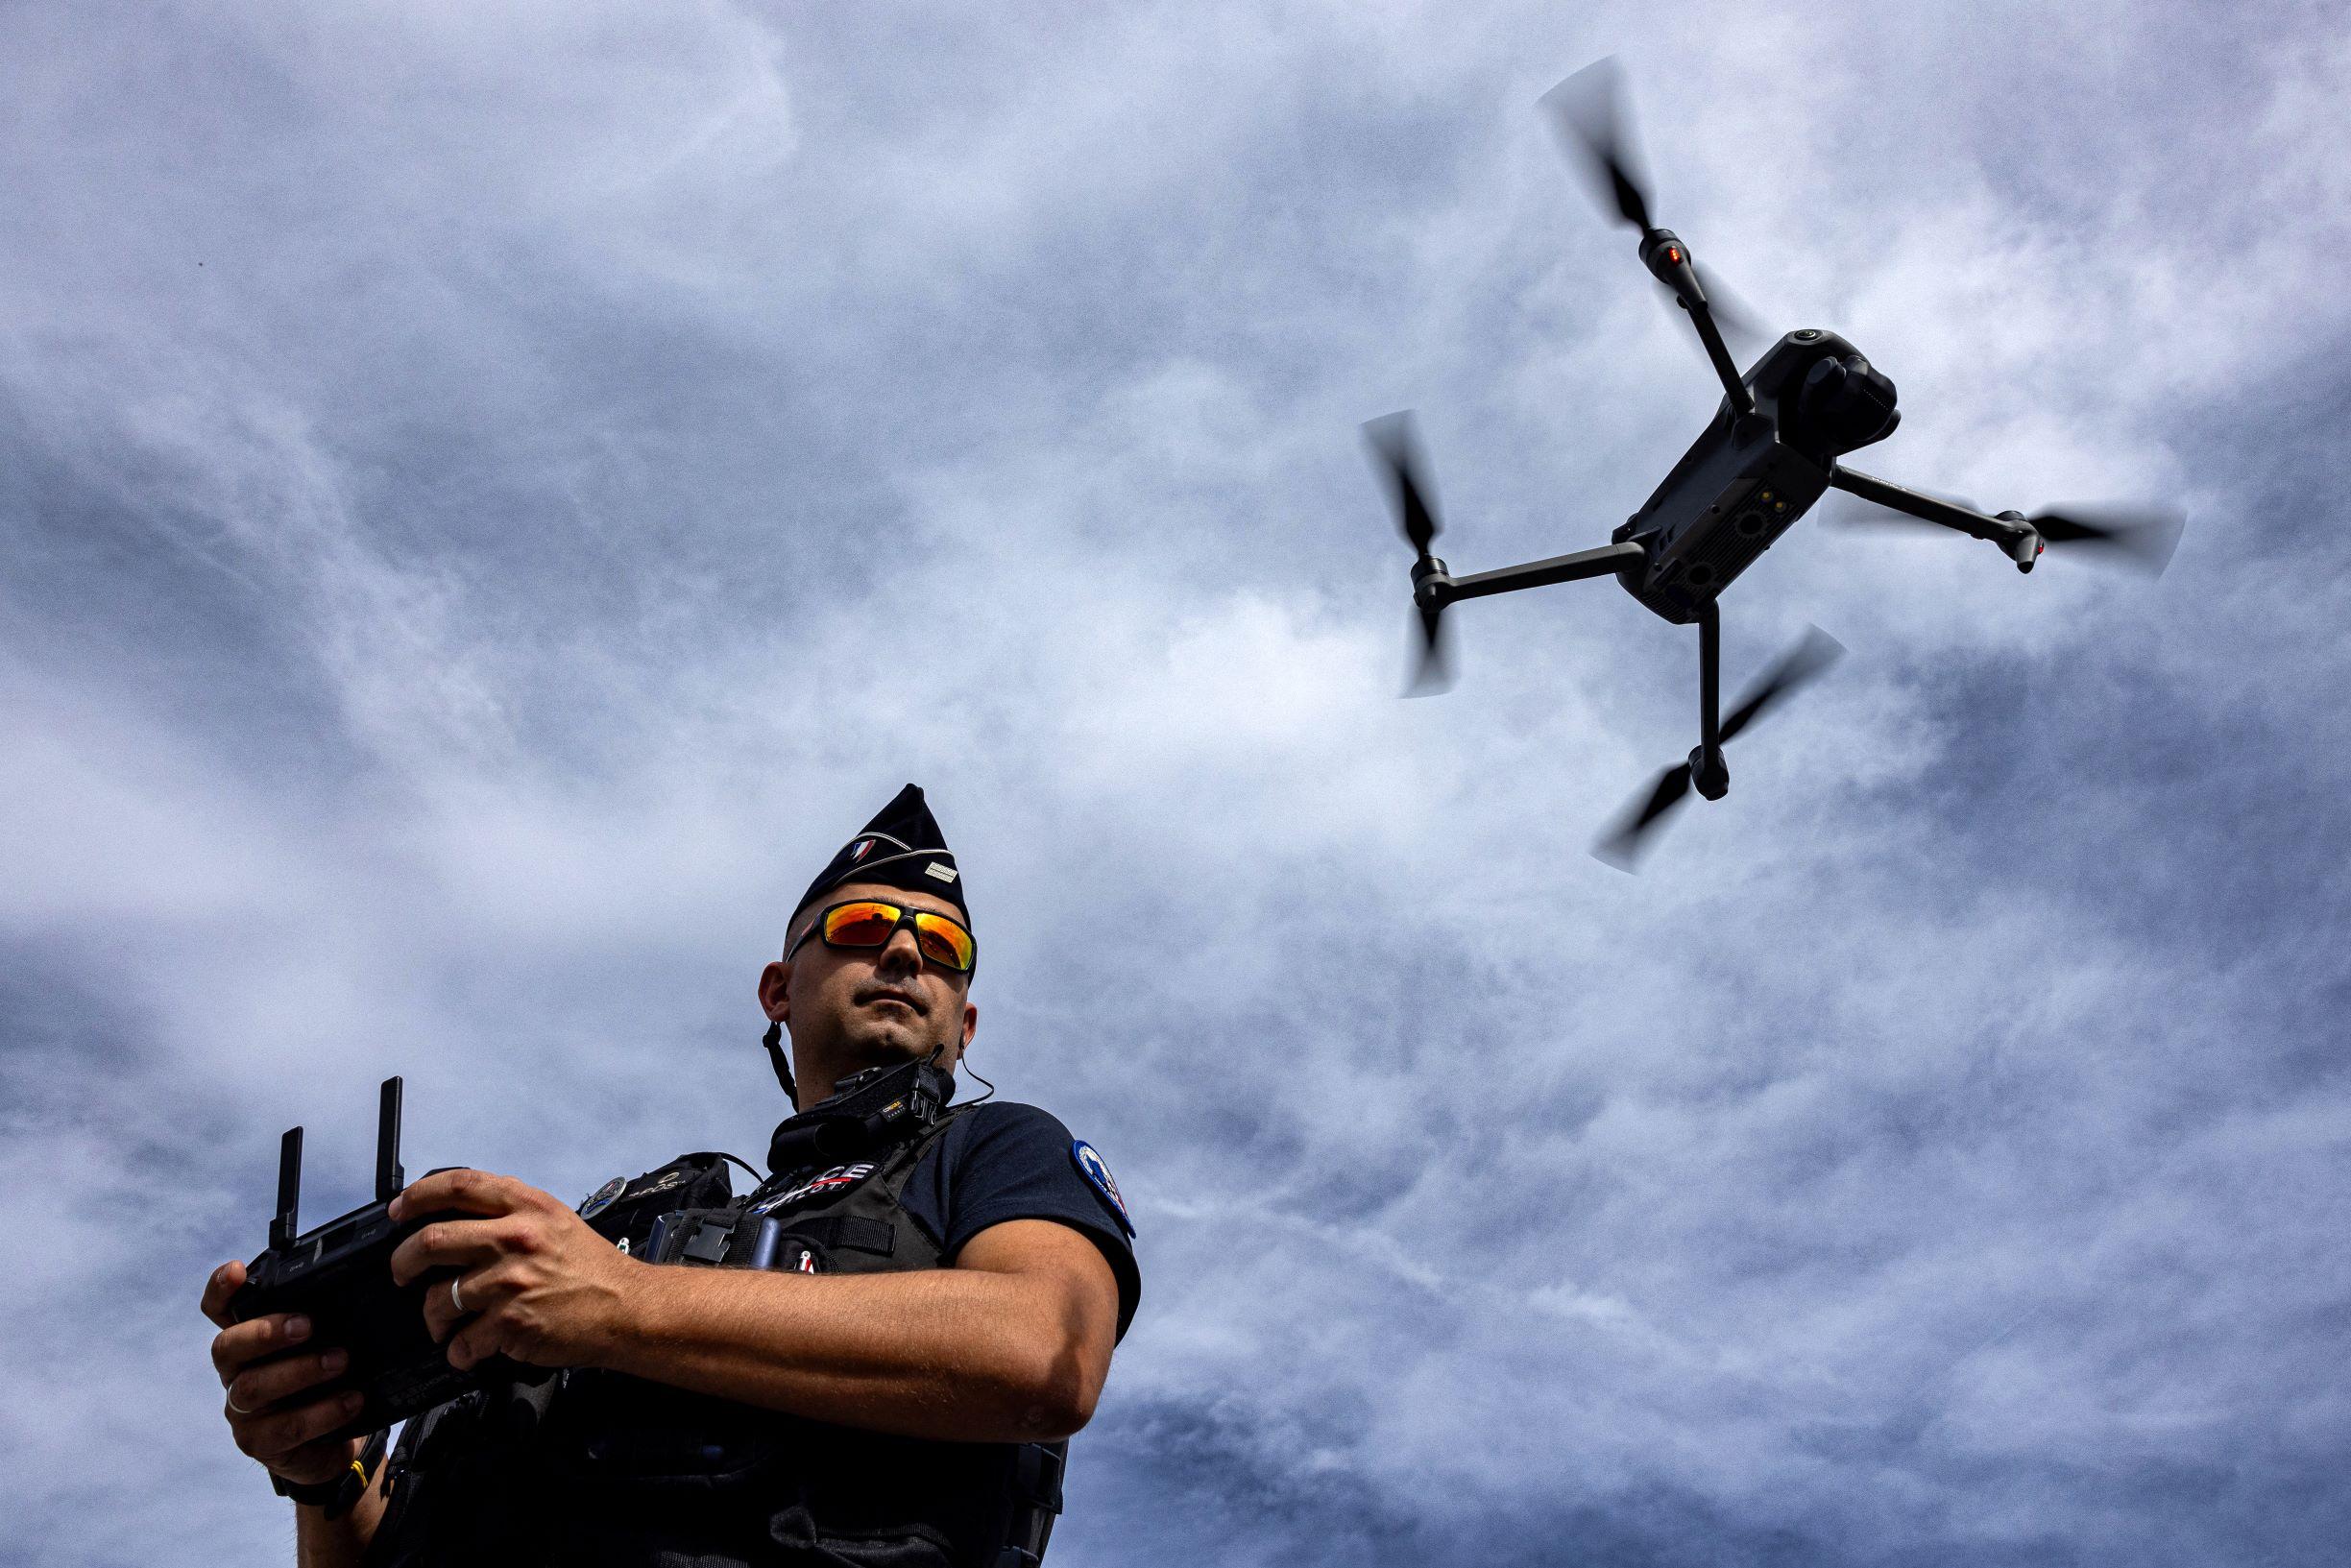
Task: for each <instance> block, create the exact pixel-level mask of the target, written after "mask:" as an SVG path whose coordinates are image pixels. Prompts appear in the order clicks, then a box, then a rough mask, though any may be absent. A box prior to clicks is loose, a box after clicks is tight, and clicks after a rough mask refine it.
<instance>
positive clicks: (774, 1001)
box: [760, 882, 980, 1072]
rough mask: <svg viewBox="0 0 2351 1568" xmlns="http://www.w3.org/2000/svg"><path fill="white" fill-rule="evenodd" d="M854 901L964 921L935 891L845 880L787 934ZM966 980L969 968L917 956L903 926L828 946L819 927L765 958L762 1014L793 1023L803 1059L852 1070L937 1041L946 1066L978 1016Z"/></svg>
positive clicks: (920, 1052)
mask: <svg viewBox="0 0 2351 1568" xmlns="http://www.w3.org/2000/svg"><path fill="white" fill-rule="evenodd" d="M853 899H879V900H881V901H882V902H884V903H885V904H894V905H898V906H899V907H900V908H903V909H927V910H930V911H931V912H933V913H934V914H942V915H945V916H947V917H948V918H949V919H951V920H954V921H956V922H957V924H958V925H959V924H961V923H962V920H963V916H962V914H961V912H960V911H958V910H957V908H956V906H955V905H952V904H950V903H948V902H947V901H946V900H945V899H942V898H939V897H936V896H935V895H933V894H930V893H925V892H921V891H919V890H917V889H913V888H904V887H885V886H884V885H882V884H881V883H878V882H843V883H842V884H841V885H840V886H838V887H836V888H834V889H833V890H832V891H830V892H828V893H826V894H825V895H824V896H823V897H822V898H820V899H818V900H817V901H816V904H815V905H814V907H812V909H811V910H810V911H809V912H808V913H807V914H805V915H803V916H802V917H801V918H800V919H799V920H797V921H794V922H793V923H792V929H791V933H790V936H791V941H795V942H797V941H799V938H800V934H801V929H802V928H803V927H804V926H812V925H813V924H814V922H815V919H816V917H817V916H818V915H819V914H820V913H821V912H822V911H824V910H825V909H829V908H831V907H832V906H833V905H836V904H846V903H848V902H850V901H851V900H853ZM787 946H789V943H788V944H787ZM970 985H971V977H969V976H967V975H958V974H957V973H956V972H955V971H954V970H951V969H946V968H943V967H941V966H940V965H938V964H935V963H933V962H932V961H931V960H930V959H928V958H926V957H924V956H923V952H922V949H921V948H920V947H919V946H917V945H916V943H915V940H914V932H913V930H912V929H910V928H909V927H904V926H902V927H900V928H899V929H897V930H895V931H893V932H891V933H890V939H889V941H888V942H887V943H886V944H885V945H884V946H882V947H879V948H832V947H827V946H826V945H825V940H824V937H823V936H822V935H821V934H817V935H812V936H810V937H809V938H808V940H807V941H805V942H800V945H799V948H798V951H796V952H794V953H792V955H791V957H790V958H789V959H788V960H779V961H778V962H776V963H772V964H769V965H768V966H767V969H766V972H765V973H764V974H763V975H762V976H761V977H760V1001H761V1002H762V1003H763V1005H764V1006H765V1007H766V1009H767V1016H768V1017H770V1018H775V1019H780V1020H782V1021H783V1023H784V1025H785V1026H786V1027H787V1028H788V1029H790V1030H791V1037H792V1047H793V1050H794V1054H795V1055H797V1056H799V1057H800V1058H801V1059H802V1060H803V1061H804V1062H806V1061H811V1060H812V1059H813V1060H816V1061H825V1062H832V1063H837V1064H839V1065H840V1070H841V1071H843V1072H854V1071H856V1070H857V1069H858V1068H860V1067H868V1066H879V1065H885V1064H888V1063H892V1062H897V1061H903V1060H907V1059H909V1058H912V1057H919V1056H928V1055H929V1054H931V1052H932V1050H933V1049H936V1048H939V1047H945V1048H946V1049H945V1050H944V1052H943V1053H942V1054H941V1055H940V1057H939V1065H940V1066H942V1067H949V1068H952V1067H953V1066H954V1065H955V1064H956V1061H957V1058H959V1057H960V1056H961V1055H962V1053H963V1048H964V1047H965V1046H966V1045H968V1044H970V1043H971V1037H972V1030H973V1029H974V1028H975V1027H977V1026H978V1025H979V1021H980V1013H979V1009H977V1008H976V1007H974V1006H973V1005H972V1004H971V1002H970V1001H969V1000H968V993H969V990H970Z"/></svg>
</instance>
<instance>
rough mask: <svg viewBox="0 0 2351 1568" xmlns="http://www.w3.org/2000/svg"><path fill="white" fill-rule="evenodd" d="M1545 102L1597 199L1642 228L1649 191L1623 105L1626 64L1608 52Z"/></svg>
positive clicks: (1646, 222)
mask: <svg viewBox="0 0 2351 1568" xmlns="http://www.w3.org/2000/svg"><path fill="white" fill-rule="evenodd" d="M1542 102H1543V107H1544V108H1546V109H1549V110H1550V111H1551V123H1552V125H1553V127H1554V128H1555V129H1556V130H1557V131H1558V132H1559V134H1560V141H1561V144H1562V145H1563V146H1564V147H1565V148H1566V150H1567V153H1568V156H1569V157H1571V158H1572V159H1573V160H1574V161H1575V163H1576V164H1577V166H1578V167H1579V168H1581V169H1582V170H1583V171H1584V173H1585V177H1586V182H1587V183H1588V184H1589V185H1590V187H1591V192H1592V199H1593V200H1594V201H1597V202H1599V203H1600V204H1601V205H1603V206H1604V207H1605V206H1608V205H1613V206H1614V207H1615V208H1616V212H1617V215H1618V216H1619V217H1621V218H1622V219H1623V220H1624V221H1625V222H1626V223H1629V224H1631V225H1632V226H1633V227H1634V228H1636V229H1639V230H1640V231H1641V232H1643V233H1647V232H1648V231H1649V230H1650V229H1654V228H1656V227H1657V226H1656V225H1655V224H1653V223H1651V222H1650V221H1649V192H1648V190H1647V188H1646V186H1645V182H1644V181H1643V180H1642V178H1641V173H1640V170H1639V167H1638V164H1639V160H1640V155H1639V152H1638V150H1637V149H1636V147H1635V146H1634V144H1633V137H1632V134H1631V133H1630V131H1629V130H1628V125H1627V116H1626V114H1625V111H1624V68H1623V67H1622V66H1620V65H1618V64H1617V63H1616V57H1615V56H1613V55H1610V56H1608V57H1607V58H1606V59H1603V60H1594V61H1592V63H1590V64H1589V65H1587V66H1585V67H1584V68H1583V69H1582V70H1580V71H1578V72H1576V74H1575V75H1573V76H1571V77H1569V78H1568V79H1567V80H1566V81H1564V82H1563V83H1561V84H1559V85H1558V86H1556V87H1553V88H1552V89H1551V90H1550V91H1549V92H1547V93H1544V94H1543V98H1542Z"/></svg>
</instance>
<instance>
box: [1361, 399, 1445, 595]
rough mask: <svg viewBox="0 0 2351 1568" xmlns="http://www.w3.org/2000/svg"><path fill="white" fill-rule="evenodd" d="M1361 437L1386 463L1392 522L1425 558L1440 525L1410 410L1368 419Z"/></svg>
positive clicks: (1415, 550) (1417, 432)
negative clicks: (1391, 494) (1393, 513)
mask: <svg viewBox="0 0 2351 1568" xmlns="http://www.w3.org/2000/svg"><path fill="white" fill-rule="evenodd" d="M1364 438H1365V439H1366V440H1367V441H1369V442H1370V444H1371V450H1372V451H1373V453H1374V454H1376V455H1377V456H1378V458H1379V460H1380V461H1381V462H1382V463H1383V464H1385V465H1386V466H1387V476H1388V482H1389V484H1390V486H1391V487H1392V488H1393V490H1394V494H1395V508H1396V526H1397V527H1398V528H1400V529H1402V530H1403V533H1404V542H1405V543H1408V544H1410V545H1411V546H1412V547H1413V553H1414V554H1415V555H1417V556H1418V557H1419V558H1420V559H1421V560H1423V561H1425V560H1427V559H1428V556H1429V543H1430V541H1432V540H1434V539H1435V538H1436V537H1437V536H1438V534H1439V533H1440V532H1442V528H1443V525H1442V523H1440V522H1438V520H1437V514H1436V512H1435V510H1434V509H1433V508H1431V507H1430V505H1429V503H1428V495H1429V490H1430V486H1429V484H1428V482H1427V480H1426V478H1425V475H1426V474H1427V472H1428V459H1427V458H1426V457H1425V456H1424V455H1422V453H1421V450H1420V431H1419V428H1418V426H1417V425H1416V424H1415V423H1414V422H1413V417H1412V411H1411V410H1410V409H1406V410H1405V411H1404V412H1402V413H1400V414H1389V415H1386V416H1384V417H1382V418H1380V419H1376V420H1372V421H1369V422H1367V423H1366V424H1365V425H1364Z"/></svg>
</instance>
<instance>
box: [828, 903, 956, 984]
mask: <svg viewBox="0 0 2351 1568" xmlns="http://www.w3.org/2000/svg"><path fill="white" fill-rule="evenodd" d="M909 926H910V927H912V928H913V929H914V944H915V946H916V947H918V948H920V949H921V950H922V955H923V957H924V959H925V960H926V961H928V962H930V963H934V964H936V965H938V966H939V967H940V968H941V969H952V970H954V971H955V972H956V973H957V974H958V975H968V974H970V973H971V970H972V965H973V964H975V963H977V962H978V961H979V958H980V946H979V944H978V943H977V942H975V941H973V940H972V933H971V932H970V931H969V930H967V929H964V928H963V927H962V926H961V925H959V924H957V922H956V921H954V920H952V919H950V918H949V917H947V916H946V915H940V914H933V913H932V912H931V911H930V910H928V909H908V908H904V907H901V906H900V905H895V904H885V903H883V902H882V901H881V900H880V899H853V900H851V901H850V902H849V903H847V904H836V905H833V906H832V907H830V908H828V909H826V910H825V911H824V913H822V914H820V915H818V916H817V917H816V923H815V924H814V925H812V926H811V927H810V928H809V929H807V930H805V931H802V932H801V933H800V940H799V941H797V942H794V943H793V944H792V945H791V946H790V947H789V948H788V949H787V950H785V953H784V956H785V957H787V958H788V957H790V956H791V955H792V954H793V953H798V952H799V951H800V949H801V948H802V946H803V945H805V944H806V943H807V941H808V939H809V938H810V937H812V936H821V937H823V938H824V942H825V946H826V947H828V948H885V947H887V946H889V940H890V938H891V937H893V936H896V935H897V934H898V932H899V931H900V929H903V928H906V927H909Z"/></svg>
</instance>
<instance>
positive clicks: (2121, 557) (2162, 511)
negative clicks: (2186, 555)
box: [2024, 504, 2188, 577]
mask: <svg viewBox="0 0 2351 1568" xmlns="http://www.w3.org/2000/svg"><path fill="white" fill-rule="evenodd" d="M2024 520H2025V521H2026V522H2028V523H2030V524H2031V525H2032V531H2033V532H2034V533H2036V534H2039V535H2040V536H2041V537H2042V538H2043V539H2045V540H2047V541H2048V543H2051V544H2071V545H2073V546H2076V547H2077V548H2080V549H2084V550H2091V551H2097V552H2100V553H2103V554H2104V555H2105V556H2106V557H2107V558H2108V559H2109V560H2111V561H2113V562H2114V563H2115V564H2116V565H2118V566H2124V567H2130V568H2132V569H2133V570H2137V571H2144V572H2145V573H2147V574H2148V575H2149V576H2152V577H2160V576H2162V575H2163V570H2164V568H2165V567H2168V566H2169V565H2170V564H2171V552H2172V551H2174V550H2176V549H2178V548H2179V541H2180V532H2181V530H2183V529H2184V528H2186V527H2187V526H2188V516H2187V514H2186V513H2184V512H2180V511H2178V510H2176V509H2174V508H2170V507H2160V506H2143V507H2124V506H2104V505H2095V504H2075V505H2070V506H2067V507H2065V508H2064V509H2063V510H2062V511H2055V512H2044V513H2042V514H2041V515H2040V516H2039V517H2037V518H2027V519H2024Z"/></svg>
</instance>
